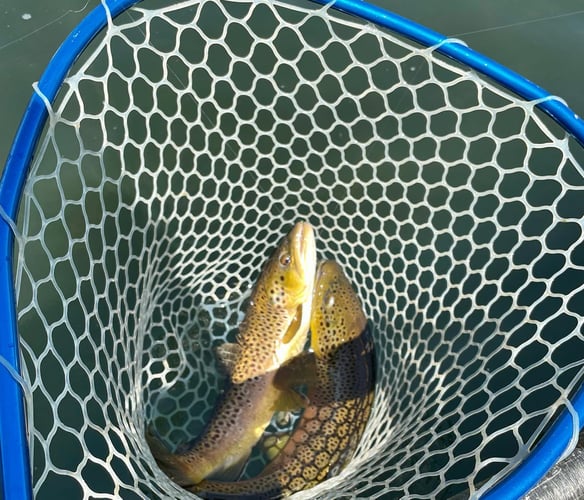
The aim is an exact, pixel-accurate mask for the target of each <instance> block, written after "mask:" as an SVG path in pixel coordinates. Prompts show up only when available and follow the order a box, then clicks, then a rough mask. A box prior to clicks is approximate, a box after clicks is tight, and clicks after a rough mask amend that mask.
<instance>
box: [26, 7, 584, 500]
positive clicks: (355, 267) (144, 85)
mask: <svg viewBox="0 0 584 500" xmlns="http://www.w3.org/2000/svg"><path fill="white" fill-rule="evenodd" d="M572 149H574V148H572ZM574 154H576V152H575V151H574V150H572V151H571V145H570V140H569V138H568V137H567V136H566V135H565V133H564V132H563V131H561V130H559V129H558V128H557V126H556V125H555V124H553V123H552V122H551V120H548V119H547V117H545V116H542V115H541V114H539V113H538V112H537V111H535V110H534V107H533V105H532V104H528V103H525V102H522V101H521V100H519V99H517V98H516V97H514V96H512V95H510V94H509V93H508V92H506V91H504V90H501V89H499V88H497V87H496V86H495V85H493V84H491V83H489V82H487V81H485V80H484V79H481V78H480V77H479V76H478V75H477V74H476V73H474V72H472V71H468V69H467V68H464V67H461V66H459V65H457V64H456V63H453V62H452V61H448V60H445V59H443V58H441V57H439V56H437V55H436V54H435V53H434V52H433V51H432V50H430V49H424V48H420V47H418V46H415V45H413V44H412V43H410V42H406V41H404V40H403V39H400V38H399V37H397V36H395V35H392V34H390V33H388V32H385V31H383V30H380V29H377V28H374V27H372V26H371V25H367V24H364V23H361V22H360V21H359V20H357V19H354V18H351V19H350V18H347V17H346V16H344V15H341V14H339V13H336V12H334V11H332V10H329V9H320V8H316V7H313V6H310V5H304V4H303V5H302V6H298V5H289V4H286V3H283V2H279V1H270V2H265V1H254V2H248V1H229V2H221V3H217V2H214V1H206V0H201V1H190V2H185V3H182V4H180V5H175V6H172V7H166V8H163V9H160V10H151V11H150V10H141V9H132V10H131V11H128V12H127V13H125V14H124V15H122V16H120V17H119V18H118V19H117V20H116V21H115V22H114V25H112V26H109V27H108V29H107V30H106V32H105V33H104V34H103V35H102V36H101V38H100V39H99V40H95V41H94V42H93V43H92V45H90V47H89V49H88V50H87V51H86V53H85V55H84V56H83V60H81V61H79V62H78V63H77V65H76V67H75V68H74V69H73V70H72V71H71V74H70V75H69V77H68V78H67V80H66V83H65V84H64V85H63V88H62V91H61V92H60V94H59V96H58V99H57V102H56V103H55V105H54V109H53V110H52V113H51V119H50V123H49V125H48V126H47V128H46V130H45V133H44V135H43V137H42V139H41V142H40V145H39V147H38V150H37V153H36V156H35V160H34V164H33V166H32V171H31V174H30V177H29V180H28V182H27V185H26V188H25V193H24V197H23V202H22V206H21V211H20V215H19V227H20V228H21V230H22V234H23V239H22V240H21V247H20V248H19V252H20V254H19V255H20V258H19V260H18V264H17V269H16V278H15V280H16V285H17V290H18V297H17V299H18V310H19V327H20V335H21V338H22V349H23V358H24V366H25V370H26V377H27V379H28V380H29V381H30V384H31V387H32V390H33V397H34V420H33V422H32V424H33V426H32V438H31V440H32V449H33V460H34V482H35V494H36V497H37V498H39V499H42V498H54V497H55V495H56V494H57V493H58V494H60V496H63V495H65V494H72V495H74V496H75V497H78V498H79V497H83V498H96V497H99V498H118V497H120V496H121V497H123V498H139V497H150V498H153V497H179V496H181V495H184V492H183V491H182V490H180V488H178V487H177V486H175V485H174V484H173V483H172V482H171V481H170V480H169V479H168V478H166V476H165V475H164V474H163V473H161V472H160V471H159V470H158V468H157V467H156V465H155V462H154V460H153V459H152V456H151V454H150V452H149V449H148V447H147V445H146V443H145V441H144V438H143V430H144V424H145V422H146V421H150V420H154V421H155V422H156V425H157V428H158V431H159V432H160V433H161V435H162V437H163V438H164V439H165V440H167V442H169V443H179V442H181V441H183V440H185V439H186V438H188V437H192V436H194V435H195V434H196V433H198V431H199V430H200V428H201V426H202V424H203V422H204V421H205V419H206V418H208V415H209V409H210V408H211V407H212V404H213V400H214V398H215V396H216V394H217V390H218V388H219V387H220V376H219V375H218V372H217V367H216V363H215V357H214V355H213V350H212V348H213V346H215V345H218V344H220V343H222V342H223V341H225V340H226V339H232V338H233V334H234V332H235V331H236V327H237V324H238V322H239V321H240V320H241V314H242V307H243V304H244V302H245V299H246V297H247V296H248V294H249V290H250V286H252V284H253V282H254V280H255V278H256V277H257V274H258V271H259V269H260V267H261V265H262V263H263V262H264V261H265V259H266V257H267V255H268V254H269V253H270V251H271V250H272V249H273V248H274V246H275V244H276V242H277V241H278V240H279V239H280V238H281V236H282V235H283V234H284V233H285V232H286V231H287V230H288V229H289V228H290V227H291V225H292V223H293V222H295V221H297V220H299V219H305V220H308V221H310V222H311V223H312V224H313V225H314V226H315V228H316V230H317V234H318V252H319V256H320V257H321V258H325V257H326V258H333V259H336V260H337V261H338V262H340V263H341V264H342V265H343V267H344V269H345V270H346V271H347V272H348V274H349V276H350V278H351V280H352V281H353V283H354V285H355V286H356V287H357V288H358V290H359V293H360V296H361V298H362V300H363V302H364V305H365V308H366V311H367V313H368V315H369V318H370V320H371V323H372V325H373V328H374V333H375V339H376V350H377V362H378V381H377V389H376V391H377V392H376V401H375V407H374V411H373V414H372V418H371V420H370V423H369V426H368V429H367V431H366V434H365V436H364V439H363V441H362V443H361V445H360V448H359V451H358V454H357V456H356V458H355V459H354V460H353V461H352V462H351V464H350V466H349V467H348V468H347V469H346V470H345V471H344V472H343V473H342V475H340V476H339V477H336V478H334V479H331V480H329V481H326V482H325V483H323V484H322V485H320V486H318V487H317V488H316V489H315V490H312V491H310V492H309V493H307V494H306V495H305V496H306V497H307V498H308V497H311V498H314V497H315V495H319V496H320V497H321V498H348V497H360V498H364V497H368V498H377V497H381V496H384V498H390V497H395V498H398V497H402V496H408V497H410V498H429V497H434V498H445V497H448V496H449V495H453V494H456V493H459V492H465V491H466V492H470V493H473V492H475V491H476V490H477V488H478V485H479V484H481V483H483V482H484V481H485V480H487V479H489V478H491V477H493V476H497V475H502V474H504V473H506V472H508V471H509V470H510V469H511V468H512V467H513V466H515V465H516V464H517V463H518V462H520V461H521V460H522V459H523V457H524V456H525V455H526V453H527V451H528V450H529V449H530V447H532V446H533V444H534V442H535V441H536V440H537V438H538V437H539V436H540V435H541V432H542V430H544V429H545V427H546V426H547V425H549V423H550V422H551V421H552V420H553V417H554V415H555V414H556V413H557V411H558V409H559V408H561V407H562V406H563V405H564V403H565V401H566V398H567V397H569V395H570V394H571V392H572V391H573V389H574V387H576V384H577V383H578V382H579V377H580V376H581V374H582V370H583V363H584V362H583V360H582V356H581V355H580V353H581V352H583V349H584V340H583V338H582V335H581V333H580V330H581V328H582V317H583V312H584V311H583V309H584V307H583V304H584V293H583V289H584V288H583V283H584V267H583V265H584V245H583V234H582V223H581V217H582V215H583V211H584V204H582V201H581V200H582V196H583V195H584V193H583V187H584V180H583V178H582V175H581V171H580V169H579V167H578V165H577V162H576V160H575V159H574V157H573V155H574ZM299 496H303V495H299Z"/></svg>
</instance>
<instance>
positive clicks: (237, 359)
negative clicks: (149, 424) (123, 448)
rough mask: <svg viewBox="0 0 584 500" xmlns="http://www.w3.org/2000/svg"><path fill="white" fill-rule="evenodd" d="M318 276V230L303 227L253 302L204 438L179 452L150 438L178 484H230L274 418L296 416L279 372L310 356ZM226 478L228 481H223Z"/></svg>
mask: <svg viewBox="0 0 584 500" xmlns="http://www.w3.org/2000/svg"><path fill="white" fill-rule="evenodd" d="M315 272H316V245H315V237H314V230H313V228H312V226H310V224H308V223H306V222H299V223H297V224H296V225H295V226H294V228H293V229H292V231H291V232H290V233H289V234H288V235H287V236H286V237H285V238H284V239H283V240H282V242H281V243H280V245H279V246H278V248H277V249H276V251H275V252H274V254H273V255H272V257H271V258H270V259H269V260H268V262H267V263H266V265H265V266H264V268H263V270H262V272H261V274H260V276H259V278H258V280H257V282H256V284H255V287H254V290H253V292H252V295H251V297H250V301H249V305H248V307H247V310H246V313H245V317H244V319H243V321H242V322H241V324H240V327H239V330H238V335H237V341H236V343H235V344H232V345H231V348H230V349H229V352H230V354H231V356H230V358H228V359H231V362H229V366H228V367H229V371H230V376H229V377H228V380H227V386H226V387H225V390H224V391H223V393H222V394H221V395H220V396H219V398H218V401H217V403H216V406H215V409H214V412H213V415H212V417H211V419H210V421H209V422H208V424H207V425H206V427H205V428H204V430H203V432H202V433H201V434H200V435H199V436H198V437H197V438H195V439H194V440H192V441H191V442H188V443H185V444H183V445H181V446H180V447H179V448H178V449H177V450H176V451H175V452H174V453H172V452H170V451H169V450H168V449H167V448H166V446H165V445H164V444H163V443H162V442H160V441H159V440H158V439H157V438H156V437H155V436H154V434H153V433H152V432H151V430H150V429H148V430H147V432H146V439H147V441H148V444H149V446H150V449H151V451H152V454H153V456H154V458H155V459H156V461H157V463H158V465H159V466H160V468H161V469H162V470H163V471H164V472H165V473H166V474H167V475H168V476H169V477H170V478H171V479H172V480H173V481H175V482H176V483H177V484H179V485H181V486H187V485H193V484H197V483H199V482H200V481H202V480H203V479H204V478H206V477H209V476H212V477H222V478H231V477H234V474H236V472H237V471H238V470H239V469H240V468H241V466H243V464H244V462H245V461H246V460H247V458H248V456H249V454H250V452H251V449H252V448H253V446H254V445H255V444H256V443H257V441H258V440H259V439H260V437H261V435H262V433H263V432H264V430H265V428H266V427H267V425H268V424H269V422H270V420H271V418H272V416H273V414H274V412H275V411H281V410H290V409H294V408H296V409H298V407H302V405H303V404H304V401H303V399H302V398H301V397H300V396H299V394H298V393H296V392H294V391H292V390H291V388H290V387H289V386H287V385H286V384H285V383H283V384H281V385H280V384H278V383H277V382H276V381H275V375H276V369H277V368H278V367H279V366H280V365H281V364H282V363H285V362H286V361H287V360H289V359H291V358H293V357H294V356H296V355H298V354H299V353H300V352H302V350H303V349H304V345H305V343H306V340H307V337H308V330H309V326H310V311H311V302H312V297H313V287H314V281H315ZM222 474H223V475H222Z"/></svg>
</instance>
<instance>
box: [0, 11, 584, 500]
mask: <svg viewBox="0 0 584 500" xmlns="http://www.w3.org/2000/svg"><path fill="white" fill-rule="evenodd" d="M313 1H315V2H317V3H321V4H323V5H328V6H329V7H331V8H333V9H337V10H340V11H343V12H345V13H347V14H350V15H353V16H357V17H359V18H361V19H364V20H367V21H369V22H372V23H375V24H377V25H379V26H382V27H384V28H387V29H389V30H392V31H394V32H396V33H398V34H400V35H402V36H405V37H406V38H409V39H411V40H413V41H415V42H417V43H420V44H421V45H424V46H426V47H436V49H435V50H436V51H437V52H439V53H441V54H442V55H445V56H448V57H450V58H452V59H454V60H456V61H459V62H461V63H463V64H465V65H467V66H468V67H470V68H472V69H474V70H476V71H478V72H479V73H481V74H483V75H485V76H487V77H489V78H491V79H493V80H495V81H496V82H498V83H499V84H500V85H502V86H503V87H505V88H507V89H509V90H511V91H513V92H514V93H516V94H517V95H519V96H521V97H522V98H524V99H526V100H527V101H537V104H536V105H537V107H538V108H539V109H540V110H541V111H544V112H545V113H547V114H548V115H550V116H551V117H552V118H553V119H554V120H555V121H556V122H557V123H558V124H560V125H561V126H562V127H563V128H564V129H565V130H566V131H567V132H569V133H570V134H571V135H572V136H573V137H574V139H575V140H576V141H577V142H578V143H579V144H580V145H582V146H583V147H584V120H582V119H581V118H579V117H578V116H577V115H576V114H575V113H574V112H573V111H572V110H571V109H570V108H569V107H568V106H566V105H565V104H564V103H563V102H562V101H561V100H559V99H556V98H554V97H553V96H552V95H551V94H549V93H548V92H547V91H545V90H544V89H542V88H541V87H539V86H537V85H535V84H534V83H532V82H530V81H529V80H527V79H525V78H524V77H522V76H521V75H519V74H517V73H515V72H513V71H511V70H509V69H508V68H506V67H504V66H503V65H501V64H499V63H497V62H495V61H493V60H492V59H489V58H487V57H485V56H483V55H481V54H479V53H477V52H475V51H474V50H472V49H470V48H468V47H467V46H465V45H464V44H462V43H460V42H458V41H455V40H449V39H448V38H447V37H445V36H444V35H441V34H439V33H437V32H435V31H432V30H430V29H428V28H426V27H424V26H421V25H419V24H417V23H415V22H412V21H410V20H408V19H405V18H403V17H401V16H398V15H396V14H393V13H391V12H389V11H387V10H384V9H381V8H379V7H376V6H374V5H371V4H368V3H366V2H362V1H359V0H336V1H334V2H332V3H331V2H326V1H323V0H313ZM138 2H139V0H105V1H104V2H103V3H102V5H100V6H98V7H96V8H95V9H94V10H93V11H91V12H90V13H89V14H88V15H87V16H86V17H85V18H84V20H83V21H82V22H81V23H80V24H79V25H78V26H77V27H76V28H75V29H74V30H73V31H72V33H71V34H70V35H69V36H68V37H67V38H66V39H65V41H64V42H63V44H62V45H61V47H60V48H59V50H58V51H57V52H56V53H55V55H54V56H53V58H52V59H51V61H50V63H49V64H48V66H47V68H46V70H45V72H44V73H43V75H42V78H41V79H40V81H39V84H38V89H39V91H40V93H42V94H43V95H44V96H46V97H47V99H48V100H49V101H51V102H52V101H53V100H54V98H55V96H56V95H57V92H58V91H59V88H60V86H61V84H62V82H63V80H64V78H65V76H66V75H67V73H68V71H69V69H70V68H71V66H72V65H73V63H74V62H75V60H76V59H77V57H78V56H79V55H80V54H81V53H82V52H83V50H84V49H85V48H86V47H87V45H88V44H89V43H90V42H91V40H92V39H93V38H94V37H95V36H96V35H97V34H98V33H99V32H100V31H101V30H102V29H103V28H104V27H105V26H106V25H107V23H108V15H111V17H115V16H117V15H119V14H120V13H121V12H123V11H124V10H126V9H128V8H129V7H131V6H132V5H134V4H136V3H138ZM104 4H105V5H106V6H107V9H106V8H105V7H104ZM108 11H109V13H108ZM46 119H47V109H46V106H45V103H44V102H43V100H42V99H41V98H40V96H39V94H37V93H33V95H32V97H31V99H30V102H29V104H28V106H27V108H26V111H25V113H24V116H23V118H22V121H21V123H20V126H19V129H18V131H17V134H16V137H15V139H14V142H13V145H12V148H11V151H10V154H9V156H8V160H7V162H6V166H5V168H4V171H3V173H2V178H1V179H0V208H1V209H2V216H3V217H8V218H9V219H11V220H14V219H15V217H16V213H17V210H18V205H19V202H20V195H21V192H22V188H23V185H24V182H25V179H26V176H27V172H28V168H29V164H30V162H31V159H32V156H33V153H34V150H35V147H36V144H37V141H38V139H39V137H40V135H41V132H42V130H43V126H44V123H45V121H46ZM13 246H14V234H13V233H12V230H11V227H10V224H9V223H8V221H6V220H4V219H0V308H1V309H2V311H3V317H4V321H2V322H1V324H0V357H1V358H2V359H3V360H4V361H5V362H7V363H8V364H9V365H10V366H11V367H12V368H13V369H14V370H16V372H18V373H20V359H19V341H18V332H17V322H16V308H15V300H14V282H13V278H12V269H13V258H14V256H13ZM0 394H1V395H2V401H1V403H0V463H1V465H2V471H1V472H2V486H3V498H6V499H11V498H18V499H23V500H28V499H31V498H32V486H31V470H30V463H29V453H28V444H27V436H26V419H25V408H24V394H23V391H22V388H21V387H20V385H19V384H18V381H17V380H15V378H14V377H13V376H11V374H10V372H9V370H8V369H6V367H5V366H0ZM570 403H571V405H572V407H573V408H574V410H575V412H576V413H577V415H578V420H579V422H578V426H579V427H580V428H582V427H584V386H582V387H580V389H579V390H578V391H577V392H576V394H575V395H574V397H573V398H572V400H571V401H570ZM573 418H574V417H573V416H572V413H570V412H568V411H564V412H563V413H561V414H560V416H559V417H558V419H557V420H556V421H555V422H554V424H553V425H552V426H551V427H550V429H549V430H548V432H547V433H546V435H545V436H544V437H543V439H542V440H541V441H540V442H539V443H538V445H537V446H536V447H535V448H534V449H533V451H532V452H531V453H530V454H529V455H528V456H527V458H526V459H525V460H524V461H523V462H522V463H521V464H520V465H519V466H518V467H516V468H515V469H514V470H513V471H512V472H510V473H509V474H508V475H507V476H506V477H505V478H504V479H503V480H501V481H500V482H499V483H498V484H496V485H495V486H493V487H492V488H491V489H490V490H489V491H488V492H487V493H486V494H485V495H484V496H483V498H485V499H491V498H500V497H501V496H503V497H504V498H519V497H521V496H522V495H523V494H525V493H526V492H527V491H528V490H529V489H530V488H531V487H533V486H534V485H535V484H536V483H537V481H538V480H539V479H540V478H541V477H543V475H544V474H545V473H546V472H547V471H548V470H549V469H550V468H551V467H552V466H553V465H554V463H555V462H556V461H557V460H558V459H559V458H560V457H561V456H562V454H563V453H564V451H565V449H566V447H567V446H568V445H569V443H570V442H571V441H572V440H573V432H574V422H573Z"/></svg>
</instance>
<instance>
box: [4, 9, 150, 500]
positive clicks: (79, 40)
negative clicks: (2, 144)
mask: <svg viewBox="0 0 584 500" xmlns="http://www.w3.org/2000/svg"><path fill="white" fill-rule="evenodd" d="M102 1H103V3H102V4H101V5H99V6H97V7H96V8H95V9H93V10H92V11H91V12H90V13H89V14H88V15H87V16H85V17H84V18H83V20H82V21H81V22H80V23H79V24H78V25H77V27H76V28H75V29H74V30H73V31H72V32H71V34H70V35H69V36H68V37H67V38H66V39H65V41H64V42H63V43H62V44H61V46H60V47H59V49H58V50H57V51H56V52H55V54H54V56H53V57H52V59H51V61H50V62H49V64H48V65H47V67H46V69H45V71H44V73H43V75H42V77H41V79H40V81H39V84H38V92H34V93H33V95H32V97H31V99H30V101H29V103H28V106H27V108H26V110H25V112H24V116H23V118H22V120H21V122H20V126H19V127H18V131H17V132H16V136H15V138H14V142H13V143H12V148H11V149H10V153H9V154H8V159H7V161H6V165H5V167H4V171H3V172H2V177H1V178H0V208H1V209H2V212H3V213H4V216H5V217H8V218H9V219H11V220H14V219H15V217H16V212H17V209H18V205H19V203H20V197H21V194H22V188H23V185H24V181H25V179H26V174H27V172H28V168H29V165H30V161H31V159H32V155H33V152H34V149H35V147H36V144H37V142H38V139H39V137H40V134H41V131H42V129H43V126H44V124H45V121H46V119H47V115H48V110H47V106H46V104H45V102H44V101H43V99H42V97H41V96H45V97H46V98H47V99H48V101H49V102H51V103H52V102H53V100H54V99H55V96H56V94H57V91H58V90H59V88H60V87H61V85H62V83H63V80H64V79H65V76H66V75H67V73H68V71H69V70H70V69H71V66H72V65H73V63H74V62H75V60H76V59H77V57H79V55H80V54H81V52H83V50H84V49H85V47H86V46H87V45H88V44H89V42H91V40H92V39H93V38H94V37H95V36H96V35H97V34H98V33H99V32H100V31H101V30H102V29H103V27H104V26H106V24H107V22H108V18H110V19H111V17H115V16H117V15H118V14H120V13H121V12H123V11H124V10H125V9H127V8H128V7H130V6H131V5H133V4H135V3H137V2H138V1H139V0H102ZM104 4H105V6H104ZM108 11H109V12H108ZM13 246H14V234H13V232H12V228H11V226H10V224H9V221H7V220H5V219H4V218H0V307H2V321H1V322H0V357H2V358H3V359H4V360H5V362H7V364H8V365H9V366H11V367H12V368H13V369H14V370H15V371H16V373H21V371H20V351H19V341H18V331H17V320H16V307H15V293H14V283H13V278H12V267H13ZM0 394H1V395H2V401H1V402H0V462H1V464H2V486H3V488H2V489H3V496H2V495H0V498H5V499H6V500H10V499H19V500H31V499H32V477H31V469H30V462H29V450H28V442H27V437H26V420H25V417H24V415H25V412H24V394H23V392H22V388H21V387H20V385H19V384H18V382H17V381H16V380H15V379H14V377H12V376H11V374H10V373H9V370H7V369H5V367H2V366H0Z"/></svg>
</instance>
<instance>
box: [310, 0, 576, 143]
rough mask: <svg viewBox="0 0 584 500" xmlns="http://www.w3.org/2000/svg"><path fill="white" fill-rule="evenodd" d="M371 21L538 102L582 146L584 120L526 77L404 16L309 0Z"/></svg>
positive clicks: (360, 4) (357, 1)
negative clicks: (433, 48) (432, 48)
mask: <svg viewBox="0 0 584 500" xmlns="http://www.w3.org/2000/svg"><path fill="white" fill-rule="evenodd" d="M311 1H313V2H316V3H319V4H322V5H326V6H329V7H332V8H334V9H337V10H340V11H342V12H346V13H347V14H351V15H355V16H358V17H360V18H362V19H366V20H367V21H371V22H372V23H375V24H377V25H379V26H383V27H385V28H388V29H390V30H393V31H395V32H397V33H399V34H401V35H403V36H405V37H406V38H409V39H410V40H414V41H415V42H418V43H420V44H421V45H424V46H426V47H436V48H435V50H436V52H439V53H440V54H443V55H445V56H448V57H450V58H452V59H454V60H456V61H459V62H461V63H463V64H466V65H467V66H469V67H471V68H472V69H474V70H476V71H478V72H479V73H481V74H483V75H485V76H488V77H489V78H491V79H493V80H495V81H496V82H497V83H500V84H501V85H503V86H504V87H505V88H507V89H509V90H512V91H513V92H515V93H516V94H517V95H519V96H521V97H522V98H524V99H526V100H527V101H538V102H536V103H535V105H536V106H537V107H538V108H539V109H541V110H542V111H544V112H545V113H547V114H548V115H550V116H551V117H552V118H553V119H554V120H555V121H556V122H558V123H559V124H560V125H561V126H562V128H564V129H565V130H567V131H568V132H570V133H571V134H572V135H573V137H574V138H575V139H576V140H577V141H578V142H579V143H580V145H581V146H582V147H584V120H583V119H582V118H580V117H579V116H578V115H577V114H576V113H574V111H572V110H571V109H570V108H569V107H568V106H567V105H566V103H565V102H564V101H563V100H562V99H559V98H558V97H556V96H554V95H552V94H550V93H549V92H547V91H546V90H544V89H542V88H541V87H539V86H538V85H536V84H535V83H533V82H531V81H529V80H528V79H527V78H525V77H523V76H521V75H520V74H518V73H515V72H514V71H512V70H510V69H509V68H507V67H505V66H503V65H502V64H499V63H498V62H496V61H494V60H492V59H490V58H488V57H486V56H484V55H482V54H480V53H478V52H475V51H474V50H473V49H471V48H469V47H467V46H466V45H464V44H462V43H460V42H459V41H457V40H450V39H449V38H448V37H446V36H444V35H442V34H440V33H437V32H436V31H433V30H431V29H428V28H426V27H425V26H422V25H421V24H418V23H416V22H414V21H410V20H409V19H406V18H405V17H402V16H399V15H398V14H394V13H392V12H389V11H387V10H384V9H382V8H380V7H376V6H375V5H371V4H368V3H367V2H364V1H362V0H333V1H332V2H331V1H330V0H311Z"/></svg>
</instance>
